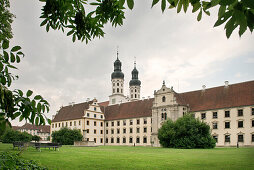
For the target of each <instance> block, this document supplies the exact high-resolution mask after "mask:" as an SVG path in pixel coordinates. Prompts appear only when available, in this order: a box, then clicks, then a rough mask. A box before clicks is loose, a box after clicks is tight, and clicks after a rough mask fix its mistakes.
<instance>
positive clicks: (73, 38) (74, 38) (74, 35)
mask: <svg viewBox="0 0 254 170" xmlns="http://www.w3.org/2000/svg"><path fill="white" fill-rule="evenodd" d="M72 41H73V42H75V41H76V34H75V33H74V34H73V36H72Z"/></svg>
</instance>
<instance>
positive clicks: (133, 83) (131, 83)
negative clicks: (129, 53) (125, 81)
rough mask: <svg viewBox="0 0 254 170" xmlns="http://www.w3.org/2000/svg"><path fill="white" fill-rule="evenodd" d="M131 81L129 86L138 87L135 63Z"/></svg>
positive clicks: (138, 81) (139, 82)
mask: <svg viewBox="0 0 254 170" xmlns="http://www.w3.org/2000/svg"><path fill="white" fill-rule="evenodd" d="M131 74H132V79H131V81H130V83H129V85H130V86H140V85H141V81H140V80H139V79H138V70H137V69H136V62H135V63H134V69H133V70H132V72H131Z"/></svg>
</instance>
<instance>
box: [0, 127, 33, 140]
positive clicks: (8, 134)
mask: <svg viewBox="0 0 254 170" xmlns="http://www.w3.org/2000/svg"><path fill="white" fill-rule="evenodd" d="M32 138H33V136H32V135H31V134H29V133H27V132H19V131H16V130H13V129H11V128H7V129H6V131H5V132H4V134H3V136H2V137H1V139H2V142H3V143H13V142H15V141H21V142H30V141H32Z"/></svg>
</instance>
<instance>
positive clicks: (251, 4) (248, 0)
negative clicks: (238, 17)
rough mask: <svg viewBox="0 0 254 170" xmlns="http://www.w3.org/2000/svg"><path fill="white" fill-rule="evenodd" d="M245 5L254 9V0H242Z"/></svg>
mask: <svg viewBox="0 0 254 170" xmlns="http://www.w3.org/2000/svg"><path fill="white" fill-rule="evenodd" d="M242 3H243V5H244V6H246V7H249V8H251V9H254V1H253V0H242Z"/></svg>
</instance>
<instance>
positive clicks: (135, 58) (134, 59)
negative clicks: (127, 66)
mask: <svg viewBox="0 0 254 170" xmlns="http://www.w3.org/2000/svg"><path fill="white" fill-rule="evenodd" d="M134 68H136V57H134Z"/></svg>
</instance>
